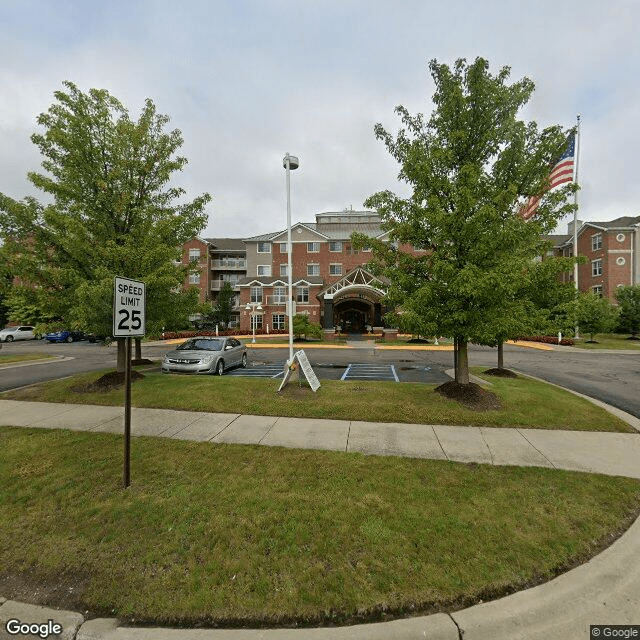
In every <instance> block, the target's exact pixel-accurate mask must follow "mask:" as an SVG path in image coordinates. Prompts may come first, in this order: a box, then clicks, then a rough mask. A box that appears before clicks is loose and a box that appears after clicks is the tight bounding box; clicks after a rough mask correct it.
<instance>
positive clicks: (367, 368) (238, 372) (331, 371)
mask: <svg viewBox="0 0 640 640" xmlns="http://www.w3.org/2000/svg"><path fill="white" fill-rule="evenodd" d="M307 356H308V357H309V360H310V362H311V366H312V367H313V370H314V372H315V374H316V376H317V377H318V379H319V380H349V381H350V380H372V381H373V380H377V381H387V382H423V383H429V384H441V383H443V382H447V381H449V380H450V379H451V378H449V377H448V376H447V375H446V374H445V373H444V369H445V368H446V367H444V366H442V365H438V364H436V363H430V364H425V363H424V362H419V361H413V360H412V361H410V362H407V360H406V359H404V360H403V359H401V358H399V359H397V360H396V361H393V362H387V361H384V362H344V363H339V362H328V361H326V358H325V359H322V360H320V359H318V358H316V354H315V353H312V352H309V353H307ZM284 366H285V361H284V360H278V361H274V362H271V361H268V360H267V359H266V358H265V359H262V358H260V357H256V356H255V354H252V353H250V354H249V365H248V366H247V368H246V369H234V370H232V371H229V372H228V373H227V374H226V375H230V376H243V377H253V378H274V379H275V378H282V375H283V373H284Z"/></svg>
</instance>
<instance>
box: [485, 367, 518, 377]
mask: <svg viewBox="0 0 640 640" xmlns="http://www.w3.org/2000/svg"><path fill="white" fill-rule="evenodd" d="M482 373H484V374H486V375H488V376H496V377H498V378H517V377H518V376H517V375H516V374H515V373H513V371H510V370H509V369H500V368H499V367H496V368H495V369H487V370H486V371H483V372H482Z"/></svg>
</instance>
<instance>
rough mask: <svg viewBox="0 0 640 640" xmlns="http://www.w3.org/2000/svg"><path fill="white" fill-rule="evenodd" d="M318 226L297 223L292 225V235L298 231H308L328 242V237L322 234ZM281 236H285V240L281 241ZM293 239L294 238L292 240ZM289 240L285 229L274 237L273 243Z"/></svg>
mask: <svg viewBox="0 0 640 640" xmlns="http://www.w3.org/2000/svg"><path fill="white" fill-rule="evenodd" d="M315 227H317V225H315V224H305V223H303V222H296V223H295V224H294V225H292V227H291V233H293V232H294V231H295V230H296V229H300V230H302V229H306V230H307V231H310V232H311V233H314V234H316V235H317V236H319V237H320V238H322V239H324V240H327V239H328V236H326V235H325V234H323V233H320V232H319V231H318V230H317V228H315ZM280 236H283V238H284V239H280ZM292 239H293V238H292ZM286 240H287V230H286V229H285V230H284V231H281V232H280V233H279V234H278V235H276V236H274V237H273V238H272V241H273V242H286Z"/></svg>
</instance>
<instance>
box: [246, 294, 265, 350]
mask: <svg viewBox="0 0 640 640" xmlns="http://www.w3.org/2000/svg"><path fill="white" fill-rule="evenodd" d="M245 309H246V310H247V311H249V313H250V316H249V317H250V318H251V326H252V327H253V340H251V342H252V343H254V344H255V341H256V320H255V319H256V317H257V316H259V315H260V313H261V311H262V305H261V304H260V303H259V302H247V306H246V307H245Z"/></svg>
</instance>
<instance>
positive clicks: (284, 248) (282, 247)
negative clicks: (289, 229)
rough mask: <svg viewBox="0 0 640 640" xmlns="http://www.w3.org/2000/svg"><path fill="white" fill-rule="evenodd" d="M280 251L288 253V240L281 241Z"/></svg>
mask: <svg viewBox="0 0 640 640" xmlns="http://www.w3.org/2000/svg"><path fill="white" fill-rule="evenodd" d="M280 253H288V251H287V243H286V242H281V243H280Z"/></svg>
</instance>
